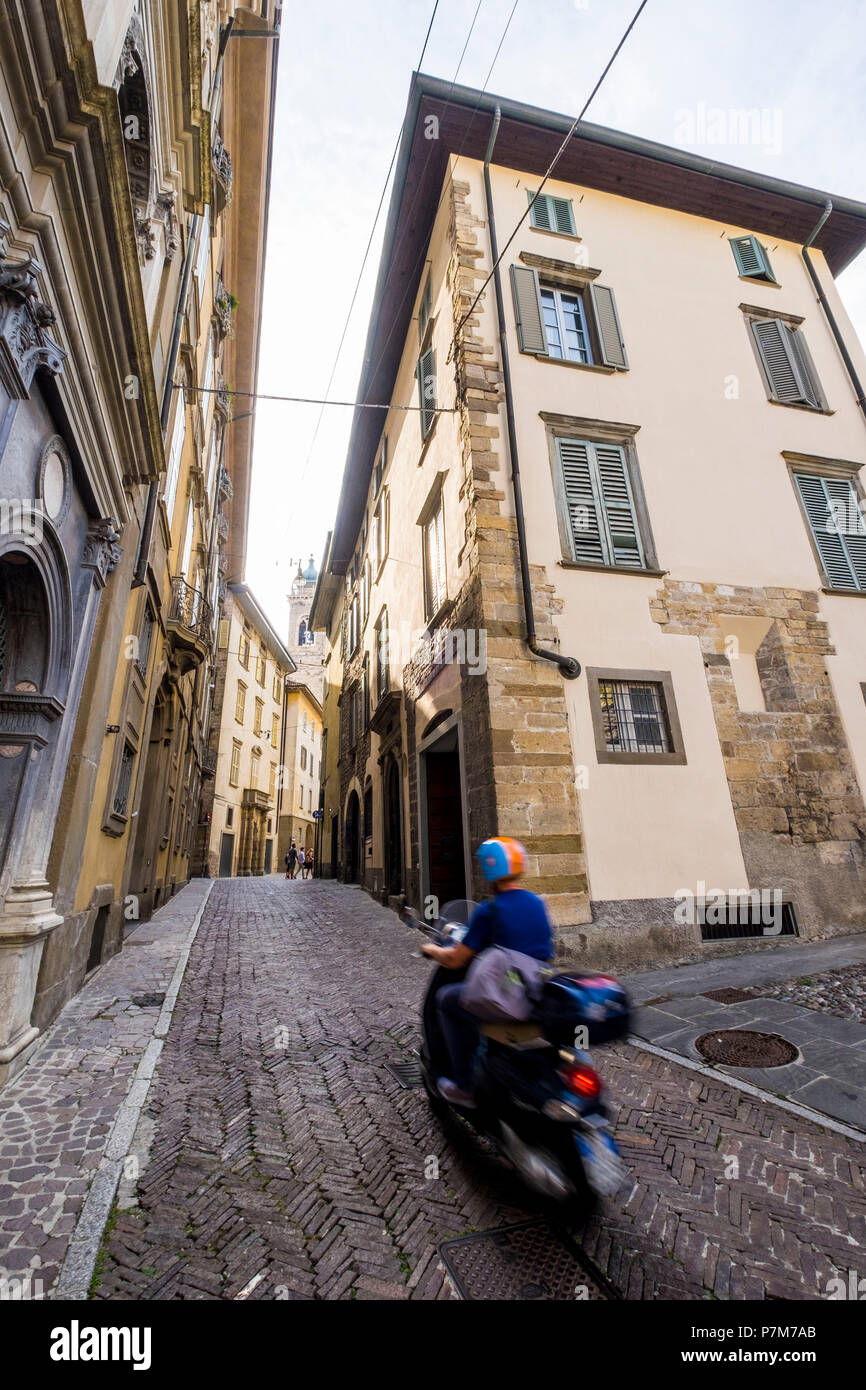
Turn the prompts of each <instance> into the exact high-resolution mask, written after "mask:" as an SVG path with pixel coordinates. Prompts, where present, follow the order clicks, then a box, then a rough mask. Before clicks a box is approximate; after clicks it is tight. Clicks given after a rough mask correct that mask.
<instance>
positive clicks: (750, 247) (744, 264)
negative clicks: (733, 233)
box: [731, 236, 776, 284]
mask: <svg viewBox="0 0 866 1390" xmlns="http://www.w3.org/2000/svg"><path fill="white" fill-rule="evenodd" d="M731 250H732V251H733V253H734V260H735V261H736V262H737V269H738V270H739V272H740V274H741V275H746V276H748V277H749V278H750V279H752V280H771V281H772V282H773V284H776V277H775V275H774V274H773V270H772V267H771V265H770V258H769V256H768V255H767V252H766V250H765V249H764V247H763V246H762V245H761V243H760V242H759V241H758V238H757V237H755V236H740V237H732V238H731Z"/></svg>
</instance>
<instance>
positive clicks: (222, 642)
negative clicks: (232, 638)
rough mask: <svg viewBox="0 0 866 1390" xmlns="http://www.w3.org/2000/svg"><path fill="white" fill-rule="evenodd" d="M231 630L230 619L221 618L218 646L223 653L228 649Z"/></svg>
mask: <svg viewBox="0 0 866 1390" xmlns="http://www.w3.org/2000/svg"><path fill="white" fill-rule="evenodd" d="M230 630H231V624H230V623H229V620H228V618H220V625H219V638H218V640H217V646H218V647H219V648H220V650H221V651H225V650H226V648H227V647H228V644H229V632H230Z"/></svg>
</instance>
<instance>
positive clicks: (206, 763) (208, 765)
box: [201, 748, 217, 777]
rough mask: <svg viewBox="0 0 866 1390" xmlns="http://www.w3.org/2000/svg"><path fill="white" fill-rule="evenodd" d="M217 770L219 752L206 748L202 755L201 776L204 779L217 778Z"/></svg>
mask: <svg viewBox="0 0 866 1390" xmlns="http://www.w3.org/2000/svg"><path fill="white" fill-rule="evenodd" d="M216 769H217V750H216V749H215V748H206V749H205V750H204V752H203V753H202V755H201V775H202V777H215V776H216Z"/></svg>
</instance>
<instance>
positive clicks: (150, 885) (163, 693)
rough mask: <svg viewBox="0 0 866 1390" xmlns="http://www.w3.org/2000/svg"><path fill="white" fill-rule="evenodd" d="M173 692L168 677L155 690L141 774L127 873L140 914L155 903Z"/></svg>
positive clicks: (169, 746) (164, 829)
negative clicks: (133, 837) (134, 828)
mask: <svg viewBox="0 0 866 1390" xmlns="http://www.w3.org/2000/svg"><path fill="white" fill-rule="evenodd" d="M172 705H173V692H172V690H171V687H170V686H169V684H168V682H167V681H165V680H164V681H163V682H162V685H161V686H160V687H159V689H158V690H157V692H156V696H155V698H154V705H153V717H152V719H151V723H150V736H149V738H148V745H147V751H146V753H145V755H144V758H143V761H144V772H143V773H142V774H141V777H140V786H141V789H142V790H141V799H140V801H139V805H138V817H137V821H136V831H135V848H134V850H133V854H132V868H131V871H130V876H129V891H130V892H131V893H134V894H135V895H136V897H137V898H138V899H139V912H140V914H141V916H142V918H144V919H146V918H147V917H149V916H150V914H151V912H152V910H153V908H154V907H155V906H156V900H155V889H156V869H157V859H158V857H159V850H160V844H161V841H162V840H163V839H164V838H165V833H167V832H166V826H167V818H166V812H167V803H166V791H167V787H166V780H167V774H168V762H169V757H170V753H171V739H172V733H173V726H174V720H173V718H172Z"/></svg>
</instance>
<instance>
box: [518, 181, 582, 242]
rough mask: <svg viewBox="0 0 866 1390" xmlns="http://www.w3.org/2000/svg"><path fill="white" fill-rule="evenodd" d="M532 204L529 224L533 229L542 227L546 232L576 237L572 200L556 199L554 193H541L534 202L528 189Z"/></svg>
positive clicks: (527, 192) (527, 194) (527, 193)
mask: <svg viewBox="0 0 866 1390" xmlns="http://www.w3.org/2000/svg"><path fill="white" fill-rule="evenodd" d="M526 196H527V197H528V199H529V202H530V209H529V222H530V226H532V227H540V228H541V230H542V231H544V232H559V233H560V234H561V235H563V236H575V235H576V232H575V227H574V208H573V206H572V202H571V199H570V198H555V197H554V196H553V194H552V193H539V195H538V197H537V198H536V199H535V201H534V202H533V201H532V200H533V194H532V192H531V191H530V190H529V189H527V190H526Z"/></svg>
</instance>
